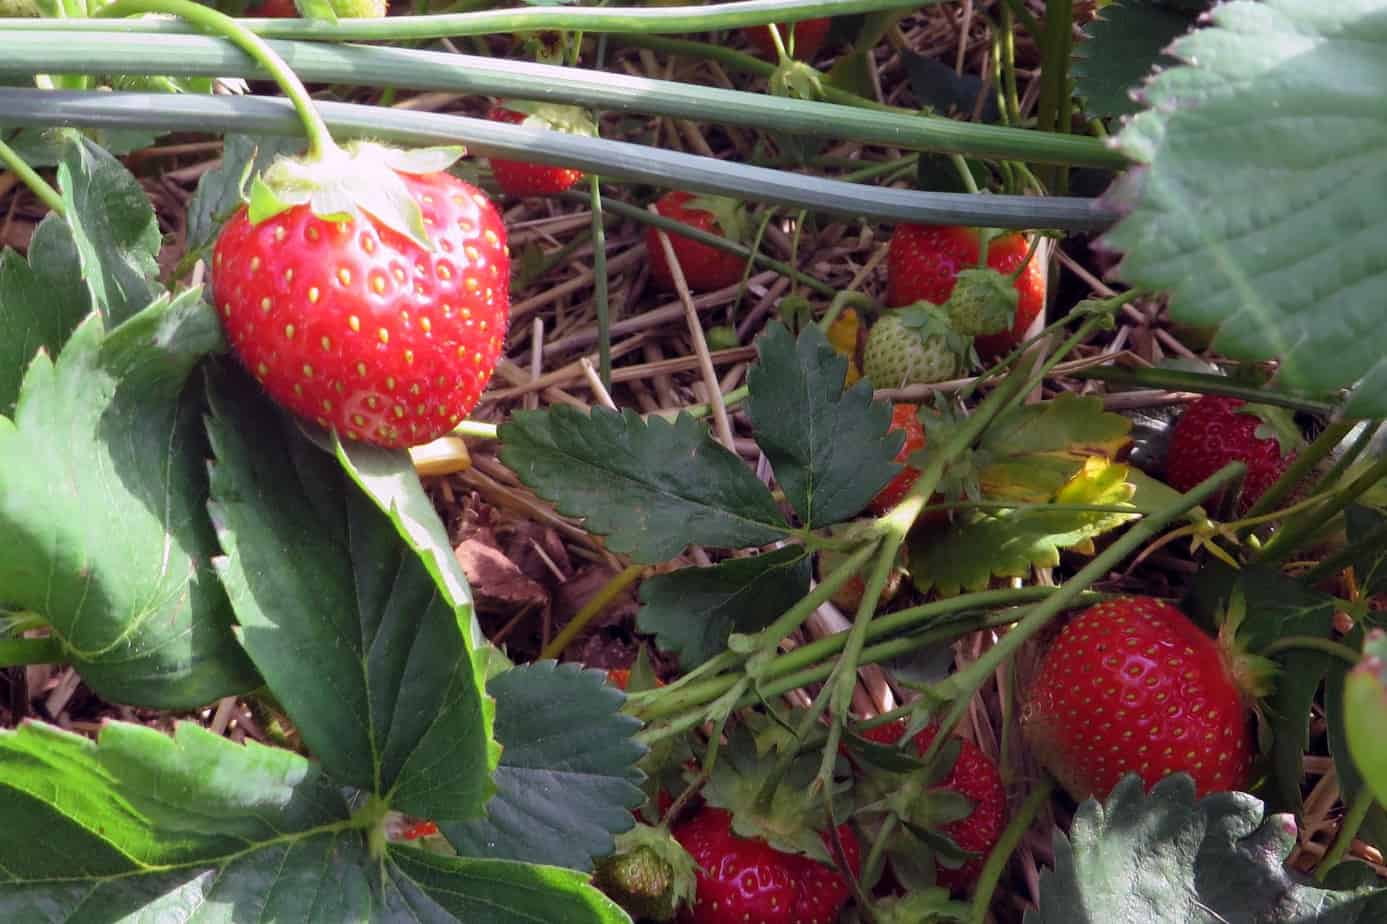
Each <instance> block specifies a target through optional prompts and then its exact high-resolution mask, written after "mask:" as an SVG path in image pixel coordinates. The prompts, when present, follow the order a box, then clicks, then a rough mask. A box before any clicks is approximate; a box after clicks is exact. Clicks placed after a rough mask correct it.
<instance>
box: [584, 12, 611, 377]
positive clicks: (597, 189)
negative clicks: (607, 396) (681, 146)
mask: <svg viewBox="0 0 1387 924" xmlns="http://www.w3.org/2000/svg"><path fill="white" fill-rule="evenodd" d="M580 41H581V39H580ZM588 182H589V183H590V184H591V190H590V194H591V206H592V278H593V291H592V301H593V305H594V306H595V307H596V308H597V375H598V378H599V379H601V381H602V387H603V388H605V389H607V390H608V391H611V388H612V313H611V303H610V300H609V299H608V298H607V226H606V224H605V223H603V221H602V185H601V181H599V180H598V179H597V176H596V174H594V175H592V176H589V177H588Z"/></svg>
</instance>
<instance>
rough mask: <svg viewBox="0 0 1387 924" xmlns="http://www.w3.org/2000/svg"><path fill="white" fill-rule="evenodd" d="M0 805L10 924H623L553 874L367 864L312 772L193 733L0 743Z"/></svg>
mask: <svg viewBox="0 0 1387 924" xmlns="http://www.w3.org/2000/svg"><path fill="white" fill-rule="evenodd" d="M0 790H3V791H4V794H5V795H4V797H3V798H0V824H3V825H4V826H5V830H6V831H7V832H10V833H11V836H9V837H7V838H5V839H3V842H0V885H2V886H3V887H2V888H0V919H3V920H6V921H26V922H29V921H34V922H55V924H56V922H60V921H61V922H74V924H76V922H93V924H94V922H114V921H150V920H164V919H165V918H168V919H169V920H208V921H227V922H232V921H272V920H273V921H323V922H328V921H331V922H339V921H341V922H346V921H353V922H362V924H366V922H371V924H375V922H380V924H386V922H390V924H394V922H400V924H405V922H419V921H430V922H440V924H445V922H452V924H457V922H461V921H464V920H465V921H467V922H468V924H478V922H487V924H526V922H531V924H532V922H534V921H537V920H544V921H553V922H564V924H606V922H612V924H618V922H623V921H626V920H627V919H626V918H625V916H624V915H622V914H621V913H620V912H618V911H616V910H615V909H614V908H613V907H612V906H611V905H610V903H609V902H607V900H606V899H605V898H603V897H602V896H601V894H600V893H598V892H597V891H596V890H595V889H592V888H590V887H588V886H586V885H585V884H584V883H583V881H582V878H581V877H579V876H576V875H575V874H573V873H570V872H567V871H564V870H556V869H545V868H541V867H533V866H526V865H524V864H518V863H505V862H501V861H495V860H471V859H459V858H445V857H430V856H428V855H425V854H423V852H422V851H419V850H417V849H415V848H410V847H402V846H392V847H391V848H389V850H388V851H387V853H386V854H385V856H384V858H383V859H373V858H372V857H371V856H370V855H369V854H368V852H367V849H366V837H365V832H364V831H363V830H361V829H359V828H353V827H351V822H350V820H349V819H350V815H349V806H348V804H347V802H346V800H345V799H344V797H343V793H342V790H341V788H340V786H339V785H338V784H337V783H336V782H335V781H333V780H331V779H329V778H328V777H327V776H326V775H325V774H323V773H322V771H321V770H319V769H318V767H317V765H316V764H314V763H312V762H310V761H308V760H306V759H304V758H303V757H301V756H299V755H298V754H295V753H293V752H292V751H285V750H278V749H274V748H268V747H264V746H262V745H259V744H255V743H253V742H249V743H246V744H244V745H238V744H234V743H233V742H231V741H228V740H227V739H225V738H222V737H220V736H218V735H214V734H212V733H211V732H209V731H207V730H206V729H203V728H201V727H200V726H197V725H195V724H192V723H179V724H178V725H177V726H176V728H175V731H174V735H173V736H172V737H170V736H167V735H164V734H162V733H161V732H158V731H155V730H154V729H151V728H146V727H143V726H139V725H131V724H127V723H122V722H112V723H108V724H107V725H106V726H104V727H103V728H102V731H101V735H100V737H99V739H98V741H96V742H93V741H90V740H88V739H86V738H83V737H80V736H78V735H75V734H72V733H70V732H65V731H62V730H60V729H57V728H54V727H53V726H48V725H39V724H33V723H31V724H27V725H24V726H21V727H20V728H19V729H17V730H12V731H3V732H0ZM39 845H42V846H41V847H40V846H39ZM382 873H383V874H384V875H383V876H382ZM540 908H544V909H545V910H544V911H543V912H541V911H540V910H539V909H540Z"/></svg>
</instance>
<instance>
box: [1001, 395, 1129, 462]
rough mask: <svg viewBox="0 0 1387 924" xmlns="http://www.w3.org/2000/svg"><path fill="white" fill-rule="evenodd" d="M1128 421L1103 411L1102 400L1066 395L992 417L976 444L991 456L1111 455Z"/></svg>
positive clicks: (1126, 436) (1126, 435) (1125, 433)
mask: <svg viewBox="0 0 1387 924" xmlns="http://www.w3.org/2000/svg"><path fill="white" fill-rule="evenodd" d="M1131 431H1132V422H1131V421H1130V420H1128V419H1127V418H1126V417H1123V416H1122V415H1121V414H1113V413H1111V412H1109V411H1105V410H1103V399H1102V398H1099V397H1097V396H1087V397H1083V396H1080V395H1075V394H1072V393H1068V392H1066V393H1065V394H1062V395H1060V396H1059V397H1057V398H1055V399H1053V400H1051V401H1041V402H1039V403H1037V404H1023V405H1020V406H1018V407H1015V408H1012V409H1011V410H1009V411H1006V412H1005V413H1003V414H1000V415H998V417H997V419H996V420H994V421H993V422H992V424H991V426H989V427H988V428H987V430H986V431H984V433H983V437H982V440H981V441H980V442H979V444H978V446H979V448H980V449H983V450H986V451H987V452H989V453H992V454H993V456H994V457H1008V456H1020V455H1029V454H1031V453H1063V454H1065V455H1072V456H1075V457H1082V456H1090V455H1100V456H1112V455H1113V454H1114V453H1116V452H1117V451H1118V450H1119V449H1121V448H1122V447H1123V446H1125V445H1126V444H1127V441H1128V439H1129V438H1130V434H1131Z"/></svg>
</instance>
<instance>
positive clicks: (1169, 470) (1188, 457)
mask: <svg viewBox="0 0 1387 924" xmlns="http://www.w3.org/2000/svg"><path fill="white" fill-rule="evenodd" d="M1245 404H1246V402H1244V401H1243V400H1242V399H1240V398H1224V397H1220V396H1218V395H1205V396H1204V397H1202V398H1199V399H1198V400H1196V401H1194V402H1192V403H1191V404H1190V405H1189V407H1187V408H1185V411H1184V413H1182V414H1181V415H1180V418H1179V419H1178V420H1177V421H1175V427H1174V428H1173V429H1172V430H1171V434H1170V449H1169V452H1168V453H1167V455H1166V480H1167V481H1169V482H1170V486H1171V487H1172V488H1175V489H1176V490H1177V491H1188V490H1189V489H1190V488H1192V487H1194V486H1195V485H1197V484H1199V482H1201V481H1203V480H1204V479H1205V478H1208V477H1209V476H1210V475H1212V474H1213V473H1214V472H1216V471H1218V470H1219V469H1221V468H1223V466H1225V465H1227V464H1228V463H1229V462H1243V463H1245V464H1246V465H1247V474H1246V475H1245V476H1243V486H1242V493H1241V494H1240V495H1239V497H1238V503H1237V511H1238V513H1240V514H1242V513H1246V512H1247V510H1248V508H1250V507H1251V506H1252V505H1253V504H1254V503H1256V502H1257V499H1258V498H1259V497H1261V496H1262V495H1263V494H1265V493H1267V489H1268V488H1270V487H1271V486H1272V485H1273V484H1274V483H1275V482H1276V480H1277V479H1278V478H1280V477H1281V475H1282V473H1284V472H1285V471H1286V469H1287V468H1289V467H1290V465H1291V463H1292V462H1294V461H1295V452H1293V451H1292V452H1283V451H1282V450H1283V446H1282V441H1281V440H1279V439H1278V438H1277V436H1276V435H1271V436H1265V437H1263V436H1258V434H1257V430H1258V428H1259V427H1262V426H1263V424H1264V421H1263V420H1262V419H1261V418H1259V417H1258V416H1257V415H1255V414H1250V413H1244V412H1241V411H1240V410H1239V409H1240V408H1242V407H1244V405H1245ZM1287 442H1291V440H1287Z"/></svg>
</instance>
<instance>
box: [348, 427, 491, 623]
mask: <svg viewBox="0 0 1387 924" xmlns="http://www.w3.org/2000/svg"><path fill="white" fill-rule="evenodd" d="M329 448H331V449H332V451H333V452H334V453H335V454H336V455H337V459H338V461H339V462H341V463H342V468H343V470H345V471H346V473H347V475H348V476H349V477H350V478H351V479H352V480H353V481H355V482H356V485H357V487H359V488H360V489H361V490H362V491H364V492H365V493H366V496H367V497H369V498H370V499H371V500H372V501H374V502H375V505H376V506H377V507H378V508H380V511H381V512H382V513H384V514H385V515H386V516H388V517H389V518H390V522H391V523H392V524H394V526H395V531H396V532H397V533H399V536H400V538H401V539H402V540H404V542H405V543H406V544H408V545H409V546H410V548H412V549H414V551H415V553H416V554H418V555H419V557H420V559H421V560H422V561H423V563H424V567H425V568H426V569H427V570H428V572H429V574H430V575H431V576H432V577H433V580H434V583H435V584H437V585H438V587H439V588H440V590H441V591H442V593H443V595H444V599H445V600H446V601H447V602H448V605H449V606H452V607H453V608H455V609H457V610H458V611H459V612H460V613H461V612H465V613H466V614H467V615H466V620H467V626H468V630H469V632H470V636H469V637H470V640H471V641H470V644H471V647H472V648H474V649H478V650H480V649H481V648H482V647H483V646H488V645H489V643H488V642H487V640H486V637H485V636H484V635H483V634H482V630H481V626H480V625H479V624H478V623H477V618H476V612H475V611H474V610H473V608H472V589H471V588H470V587H468V585H467V575H465V574H463V572H462V565H460V564H459V563H458V560H457V556H456V555H455V554H453V546H452V543H451V542H449V541H448V532H447V530H446V529H445V528H444V526H443V521H442V520H440V519H439V518H438V511H437V510H436V509H435V508H434V505H433V501H431V500H429V496H428V495H427V494H425V493H424V486H423V485H422V484H421V483H420V482H419V474H418V472H417V471H416V470H415V468H414V463H413V462H412V461H411V460H410V457H409V453H408V452H404V451H392V450H389V449H383V448H381V447H379V446H372V445H370V444H369V443H362V442H355V441H351V442H346V443H343V442H341V441H340V440H339V439H337V438H336V437H335V436H334V437H332V438H331V446H330V447H329Z"/></svg>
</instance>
